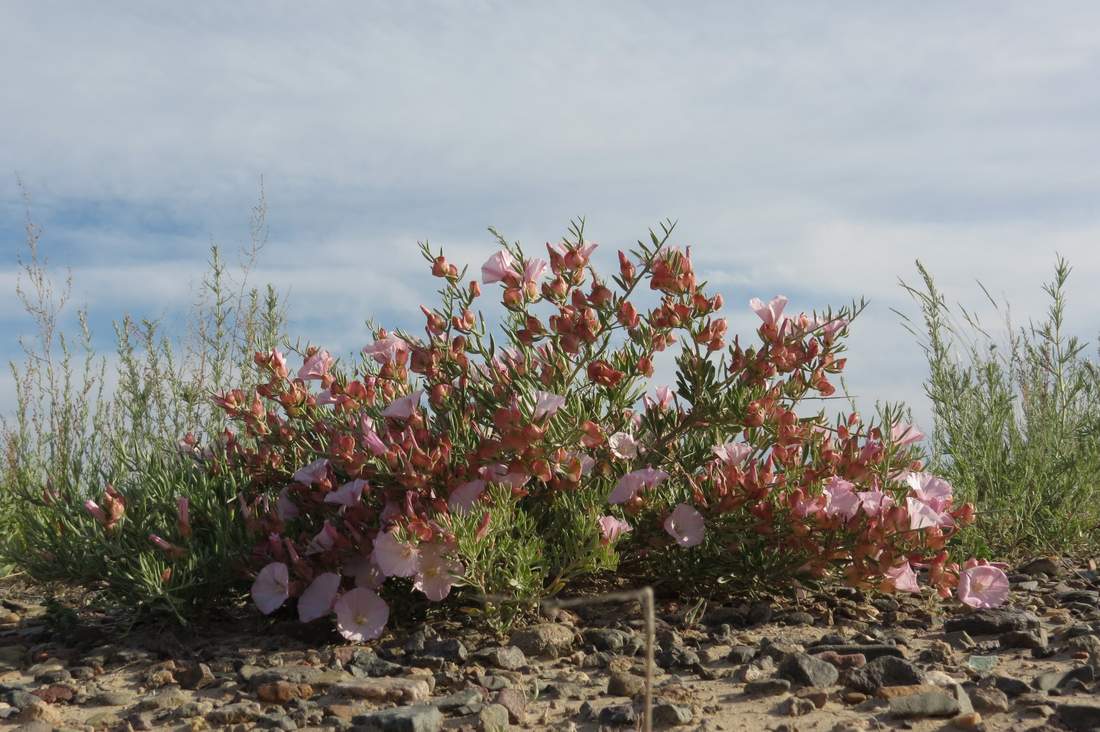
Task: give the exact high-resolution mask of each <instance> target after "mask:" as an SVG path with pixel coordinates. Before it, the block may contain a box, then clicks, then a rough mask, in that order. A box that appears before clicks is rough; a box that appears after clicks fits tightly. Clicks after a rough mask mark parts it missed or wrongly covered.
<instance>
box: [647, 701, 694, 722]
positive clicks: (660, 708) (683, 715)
mask: <svg viewBox="0 0 1100 732" xmlns="http://www.w3.org/2000/svg"><path fill="white" fill-rule="evenodd" d="M692 716H693V715H692V713H691V708H690V707H685V706H680V705H679V704H669V703H662V704H654V705H653V724H654V726H656V727H658V728H662V727H679V726H680V725H683V724H691V720H692Z"/></svg>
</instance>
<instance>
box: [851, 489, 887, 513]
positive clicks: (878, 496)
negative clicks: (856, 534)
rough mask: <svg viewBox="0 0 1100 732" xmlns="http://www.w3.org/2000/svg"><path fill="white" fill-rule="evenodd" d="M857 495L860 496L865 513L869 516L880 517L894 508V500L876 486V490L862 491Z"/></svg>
mask: <svg viewBox="0 0 1100 732" xmlns="http://www.w3.org/2000/svg"><path fill="white" fill-rule="evenodd" d="M856 495H858V496H859V501H860V503H861V504H862V505H863V512H864V513H865V514H867V515H868V516H872V517H873V516H878V515H880V514H881V513H882V512H883V511H887V510H889V509H890V508H892V507H893V506H894V499H893V498H892V497H890V496H889V495H887V494H886V493H883V492H882V490H881V489H880V488H879V487H878V486H875V488H874V490H869V491H860V492H859V493H857V494H856Z"/></svg>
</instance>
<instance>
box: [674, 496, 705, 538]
mask: <svg viewBox="0 0 1100 732" xmlns="http://www.w3.org/2000/svg"><path fill="white" fill-rule="evenodd" d="M664 527H665V531H667V532H668V535H669V536H671V537H672V538H673V539H675V540H676V543H677V544H679V545H680V546H682V547H683V548H684V549H689V548H691V547H693V546H697V545H699V544H702V543H703V533H704V531H705V529H706V521H705V520H704V519H703V514H701V513H699V512H698V511H696V510H695V509H694V508H692V507H691V506H689V505H687V504H686V503H681V504H679V505H677V506H676V508H675V509H673V511H672V513H671V514H670V515H669V517H668V518H666V519H665V523H664Z"/></svg>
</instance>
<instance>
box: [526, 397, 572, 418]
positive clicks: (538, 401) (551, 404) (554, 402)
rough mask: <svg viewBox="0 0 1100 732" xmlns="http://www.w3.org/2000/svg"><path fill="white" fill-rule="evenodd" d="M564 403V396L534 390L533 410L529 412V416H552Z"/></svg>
mask: <svg viewBox="0 0 1100 732" xmlns="http://www.w3.org/2000/svg"><path fill="white" fill-rule="evenodd" d="M564 405H565V397H563V396H558V395H557V394H551V393H550V392H548V391H536V392H535V411H534V413H532V414H531V418H532V419H542V418H543V417H553V416H554V415H555V414H557V411H558V410H559V409H561V408H562V407H563V406H564Z"/></svg>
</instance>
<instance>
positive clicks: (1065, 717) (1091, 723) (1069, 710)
mask: <svg viewBox="0 0 1100 732" xmlns="http://www.w3.org/2000/svg"><path fill="white" fill-rule="evenodd" d="M1056 711H1057V713H1058V721H1060V722H1061V723H1062V724H1064V725H1065V726H1066V727H1068V728H1070V729H1071V730H1074V731H1075V732H1076V731H1078V730H1080V732H1091V731H1093V730H1096V729H1098V728H1100V706H1094V705H1091V704H1059V705H1058V708H1057V710H1056Z"/></svg>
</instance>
